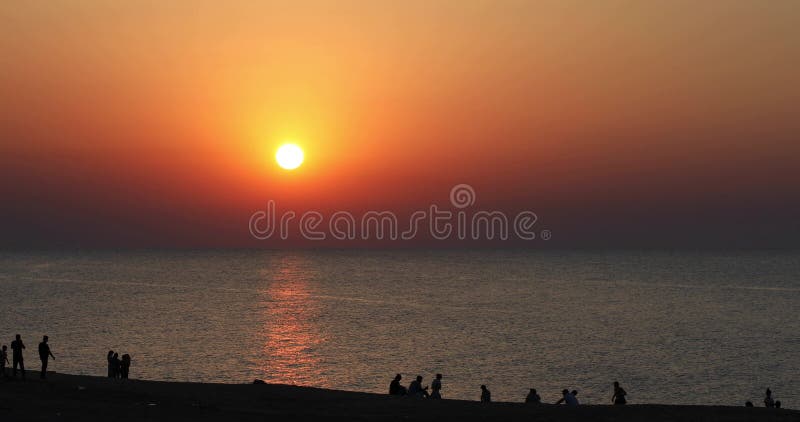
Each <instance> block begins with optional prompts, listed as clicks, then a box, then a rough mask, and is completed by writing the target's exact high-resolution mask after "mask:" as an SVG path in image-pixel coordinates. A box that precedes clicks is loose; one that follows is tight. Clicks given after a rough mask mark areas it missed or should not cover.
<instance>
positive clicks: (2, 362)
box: [0, 344, 9, 378]
mask: <svg viewBox="0 0 800 422" xmlns="http://www.w3.org/2000/svg"><path fill="white" fill-rule="evenodd" d="M7 363H9V362H8V346H6V345H5V344H4V345H3V348H2V349H0V372H2V375H3V378H5V377H6V364H7Z"/></svg>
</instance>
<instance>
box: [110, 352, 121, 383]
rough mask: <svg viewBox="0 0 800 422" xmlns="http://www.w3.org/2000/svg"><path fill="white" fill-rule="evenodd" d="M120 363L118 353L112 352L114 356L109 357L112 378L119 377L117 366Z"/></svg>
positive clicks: (118, 366)
mask: <svg viewBox="0 0 800 422" xmlns="http://www.w3.org/2000/svg"><path fill="white" fill-rule="evenodd" d="M121 365H122V361H120V360H119V353H116V352H115V353H114V356H112V357H111V367H112V369H113V370H112V373H113V374H114V378H119V375H120V373H119V368H120V366H121Z"/></svg>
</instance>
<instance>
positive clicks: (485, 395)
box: [481, 385, 492, 403]
mask: <svg viewBox="0 0 800 422" xmlns="http://www.w3.org/2000/svg"><path fill="white" fill-rule="evenodd" d="M491 402H492V392H491V391H489V389H488V388H486V386H485V385H481V403H491Z"/></svg>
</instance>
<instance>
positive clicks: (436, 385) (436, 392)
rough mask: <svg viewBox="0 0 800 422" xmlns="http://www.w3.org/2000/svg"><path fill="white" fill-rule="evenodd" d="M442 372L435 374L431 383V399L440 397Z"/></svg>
mask: <svg viewBox="0 0 800 422" xmlns="http://www.w3.org/2000/svg"><path fill="white" fill-rule="evenodd" d="M441 391H442V374H436V379H434V380H433V382H432V383H431V396H430V398H432V399H440V398H442V393H441Z"/></svg>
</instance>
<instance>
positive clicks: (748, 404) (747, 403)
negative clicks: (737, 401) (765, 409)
mask: <svg viewBox="0 0 800 422" xmlns="http://www.w3.org/2000/svg"><path fill="white" fill-rule="evenodd" d="M744 407H753V402H751V401H750V400H748V401H746V402H744Z"/></svg>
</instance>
